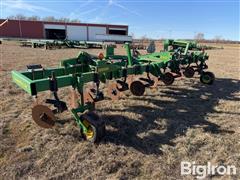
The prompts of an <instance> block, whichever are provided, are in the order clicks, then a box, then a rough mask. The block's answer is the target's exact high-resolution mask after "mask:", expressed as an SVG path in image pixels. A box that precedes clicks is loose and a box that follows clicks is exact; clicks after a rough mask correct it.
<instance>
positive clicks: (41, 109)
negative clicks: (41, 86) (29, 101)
mask: <svg viewBox="0 0 240 180" xmlns="http://www.w3.org/2000/svg"><path fill="white" fill-rule="evenodd" d="M32 118H33V120H34V121H35V123H36V124H37V125H39V126H40V127H43V128H52V127H53V126H54V124H55V120H56V117H55V115H54V114H53V112H52V110H51V109H49V108H48V107H47V106H44V105H36V106H34V107H33V108H32Z"/></svg>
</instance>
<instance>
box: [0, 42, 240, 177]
mask: <svg viewBox="0 0 240 180" xmlns="http://www.w3.org/2000/svg"><path fill="white" fill-rule="evenodd" d="M216 46H219V47H220V46H223V47H224V49H223V50H209V51H208V53H209V55H210V59H209V62H208V65H209V70H210V71H212V72H214V73H215V75H216V81H215V83H214V84H213V85H212V86H207V85H203V84H201V83H200V81H199V77H198V76H196V77H194V78H192V79H185V78H179V79H177V80H176V81H175V82H174V84H173V85H171V86H164V85H163V84H159V87H158V89H157V90H156V91H152V90H149V89H148V90H147V92H146V94H145V96H143V97H135V96H133V95H131V94H130V93H129V92H126V93H125V94H126V95H125V96H124V97H122V98H121V99H120V100H119V101H116V102H112V101H109V100H104V101H101V102H98V103H97V105H96V106H97V111H98V113H99V114H100V115H101V116H102V118H103V119H104V120H105V121H106V125H107V134H106V137H105V138H104V139H103V140H102V142H101V143H100V144H98V145H94V144H91V143H89V142H86V141H83V140H82V139H81V138H79V135H80V133H79V129H78V127H77V126H76V123H75V122H74V120H73V118H72V117H71V115H70V113H69V112H64V113H63V114H61V115H59V116H58V117H59V121H58V122H57V123H56V127H54V128H53V129H42V128H40V127H38V126H37V125H36V124H35V123H34V122H33V120H32V118H31V106H32V98H31V97H30V96H29V95H27V94H26V93H25V92H23V91H22V90H21V89H19V88H18V87H17V86H16V85H15V84H13V83H12V82H11V76H10V72H11V70H22V69H25V67H26V65H27V64H31V63H32V64H33V63H35V64H36V63H41V64H42V65H43V66H44V67H49V66H57V65H58V64H59V60H61V59H65V58H70V57H74V56H76V54H77V53H78V51H79V49H57V50H43V49H32V48H28V47H19V46H18V45H16V44H14V43H6V42H4V43H3V44H1V45H0V48H1V56H0V58H1V61H0V62H1V66H2V70H0V140H1V141H0V179H70V178H71V179H194V178H195V177H194V176H191V175H189V176H180V163H181V161H191V162H192V161H195V162H196V163H197V164H202V165H205V164H207V162H208V161H209V162H211V163H212V164H214V165H221V164H224V165H235V166H236V167H237V168H238V174H237V175H236V176H231V177H230V176H227V175H225V176H219V175H215V176H208V177H207V179H240V174H239V172H240V118H239V117H240V104H239V102H240V101H239V98H240V97H239V95H240V91H239V90H240V86H239V85H240V69H239V68H240V54H239V53H240V46H239V45H231V44H230V45H225V44H221V45H216ZM159 47H160V46H159ZM86 51H87V52H89V53H93V54H97V53H98V52H100V51H102V50H101V49H89V50H86ZM116 51H117V53H119V54H120V53H123V50H122V49H121V48H120V47H119V48H118V49H117V50H116ZM3 70H4V71H3ZM69 94H70V92H69V89H68V88H65V89H62V90H60V97H62V98H63V99H65V100H67V98H68V96H69ZM47 95H48V93H47V94H46V93H43V95H42V96H47Z"/></svg>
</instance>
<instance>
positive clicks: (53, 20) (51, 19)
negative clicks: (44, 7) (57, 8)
mask: <svg viewBox="0 0 240 180" xmlns="http://www.w3.org/2000/svg"><path fill="white" fill-rule="evenodd" d="M42 20H43V21H49V22H56V21H57V20H56V18H55V17H54V16H47V17H44V18H43V19H42Z"/></svg>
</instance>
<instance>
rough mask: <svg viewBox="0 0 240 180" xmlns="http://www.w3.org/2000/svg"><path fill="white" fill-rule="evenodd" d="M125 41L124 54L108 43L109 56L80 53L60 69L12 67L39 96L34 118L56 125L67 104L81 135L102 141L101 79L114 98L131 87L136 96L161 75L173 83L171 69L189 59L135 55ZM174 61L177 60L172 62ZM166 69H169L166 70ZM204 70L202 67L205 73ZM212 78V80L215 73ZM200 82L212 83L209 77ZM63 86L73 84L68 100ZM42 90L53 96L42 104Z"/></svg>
mask: <svg viewBox="0 0 240 180" xmlns="http://www.w3.org/2000/svg"><path fill="white" fill-rule="evenodd" d="M124 46H125V49H126V52H127V53H126V55H115V54H114V47H111V46H109V47H107V48H106V54H105V57H104V55H103V54H102V53H100V54H99V55H98V56H94V55H90V54H88V53H86V52H80V53H79V54H78V56H77V57H75V58H71V59H66V60H63V61H61V63H60V66H59V67H56V68H43V67H42V66H41V65H40V64H37V65H28V66H27V70H26V71H22V72H18V71H12V79H13V81H14V82H15V83H16V84H17V85H18V86H19V87H20V88H22V89H23V90H25V91H26V92H27V93H28V94H30V95H31V96H33V97H34V99H35V105H34V107H33V108H32V117H33V120H34V121H35V122H36V123H37V124H38V125H39V126H41V127H43V128H52V127H53V126H54V124H55V122H56V121H55V120H56V117H55V114H56V113H62V112H64V111H66V110H67V109H69V110H70V112H71V114H72V116H73V117H74V119H75V121H76V123H77V124H78V126H79V127H80V130H81V134H82V135H83V137H84V138H85V139H86V140H89V141H91V142H99V141H100V140H101V138H102V137H103V136H104V134H105V123H104V121H103V120H102V119H101V118H100V117H99V116H98V115H97V114H96V113H94V108H95V103H96V102H99V101H101V100H104V99H105V94H104V93H103V92H104V91H103V88H102V87H101V86H100V84H107V85H108V89H107V94H108V97H110V98H111V99H113V100H116V99H118V98H119V97H120V94H121V93H122V92H124V91H127V90H130V91H131V93H132V94H133V95H135V96H142V95H143V94H144V92H145V89H146V88H154V87H156V86H155V85H156V83H157V82H158V81H159V80H162V81H163V82H164V83H165V84H171V83H172V82H171V81H172V79H169V76H168V75H167V74H172V73H173V72H178V70H179V69H180V68H179V66H180V65H181V64H184V63H185V62H184V63H183V62H182V61H186V58H185V59H184V58H179V57H181V56H182V55H181V53H179V52H176V53H177V54H175V53H174V52H171V51H165V52H160V53H159V54H158V53H157V54H155V53H153V54H149V55H145V56H139V57H134V56H132V53H131V48H130V46H129V44H125V45H124ZM186 55H188V53H187V54H186ZM196 56H197V54H196ZM184 57H185V56H184ZM199 57H200V55H199ZM172 62H174V63H176V65H174V66H173V65H172V64H171V63H172ZM186 62H188V61H186ZM198 62H201V60H198ZM203 62H204V63H205V61H203ZM200 66H201V65H200ZM168 69H170V70H171V71H170V72H167V73H166V71H167V70H168ZM203 69H204V68H202V70H201V71H200V70H199V73H200V75H201V76H203V74H204V71H203ZM209 78H212V79H211V81H213V77H212V76H210V77H209ZM201 82H203V83H205V84H211V83H209V81H207V80H206V81H202V80H201ZM64 87H70V88H71V92H72V93H71V102H70V103H69V104H67V103H66V102H64V101H62V100H60V99H59V96H58V89H59V88H64ZM43 91H50V92H51V94H52V97H53V98H52V99H46V101H45V102H44V104H42V103H39V101H38V96H39V94H40V93H41V92H43ZM47 104H48V106H47ZM49 105H51V106H53V107H54V109H52V108H49Z"/></svg>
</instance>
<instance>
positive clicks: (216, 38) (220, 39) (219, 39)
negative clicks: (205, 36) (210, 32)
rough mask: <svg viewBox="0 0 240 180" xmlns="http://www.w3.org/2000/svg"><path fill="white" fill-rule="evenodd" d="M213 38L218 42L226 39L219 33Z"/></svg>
mask: <svg viewBox="0 0 240 180" xmlns="http://www.w3.org/2000/svg"><path fill="white" fill-rule="evenodd" d="M213 40H214V41H216V42H220V41H224V39H223V38H222V36H219V35H217V36H215V37H214V38H213Z"/></svg>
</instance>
